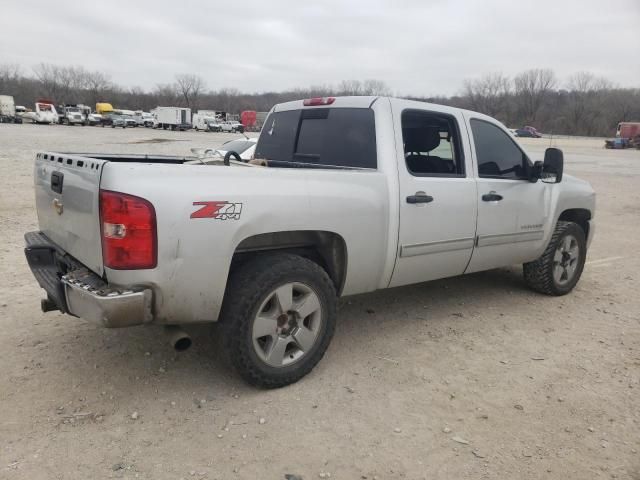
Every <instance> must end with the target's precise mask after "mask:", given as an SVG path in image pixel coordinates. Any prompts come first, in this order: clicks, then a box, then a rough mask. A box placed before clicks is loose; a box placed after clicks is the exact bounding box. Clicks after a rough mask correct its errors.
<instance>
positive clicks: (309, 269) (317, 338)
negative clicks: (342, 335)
mask: <svg viewBox="0 0 640 480" xmlns="http://www.w3.org/2000/svg"><path fill="white" fill-rule="evenodd" d="M336 303H337V299H336V291H335V288H334V286H333V283H332V281H331V279H330V278H329V276H328V275H327V273H326V272H325V271H324V270H323V269H322V268H321V267H320V266H318V264H316V263H314V262H312V261H311V260H308V259H306V258H302V257H300V256H298V255H291V254H274V255H264V256H261V257H257V258H256V259H255V260H251V261H248V262H246V263H245V264H244V265H242V266H240V267H238V268H237V269H236V270H235V271H234V272H233V273H232V274H231V276H230V279H229V282H228V284H227V291H226V294H225V300H224V303H223V307H222V313H221V322H222V325H221V327H222V334H223V335H224V342H223V344H224V346H225V349H226V354H227V357H228V358H229V360H230V361H231V363H232V364H233V366H234V367H235V369H236V370H237V371H238V372H239V373H240V375H241V376H242V377H243V378H244V379H245V380H246V381H247V382H248V383H250V384H252V385H256V386H259V387H263V388H278V387H283V386H285V385H289V384H291V383H294V382H297V381H298V380H300V379H301V378H302V377H304V376H305V375H306V374H308V373H309V372H310V371H311V370H312V369H313V367H315V366H316V364H317V363H318V362H319V361H320V359H321V358H322V356H323V355H324V353H325V351H326V350H327V347H328V346H329V342H330V341H331V338H332V337H333V333H334V330H335V324H336Z"/></svg>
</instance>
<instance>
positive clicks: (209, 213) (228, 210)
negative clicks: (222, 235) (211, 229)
mask: <svg viewBox="0 0 640 480" xmlns="http://www.w3.org/2000/svg"><path fill="white" fill-rule="evenodd" d="M193 206H194V207H195V206H199V207H200V208H198V210H196V211H195V212H193V213H192V214H191V218H213V219H215V220H240V213H242V203H232V202H227V201H217V202H193Z"/></svg>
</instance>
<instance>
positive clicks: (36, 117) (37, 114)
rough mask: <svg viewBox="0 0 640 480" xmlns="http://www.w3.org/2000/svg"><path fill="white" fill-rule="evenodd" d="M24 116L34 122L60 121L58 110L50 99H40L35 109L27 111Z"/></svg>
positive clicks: (50, 122)
mask: <svg viewBox="0 0 640 480" xmlns="http://www.w3.org/2000/svg"><path fill="white" fill-rule="evenodd" d="M22 118H23V119H24V120H29V121H31V122H32V123H40V124H52V123H58V112H57V111H56V107H54V106H53V103H52V102H50V101H49V100H38V101H37V102H36V104H35V109H34V110H33V111H32V112H26V113H25V114H24V115H22Z"/></svg>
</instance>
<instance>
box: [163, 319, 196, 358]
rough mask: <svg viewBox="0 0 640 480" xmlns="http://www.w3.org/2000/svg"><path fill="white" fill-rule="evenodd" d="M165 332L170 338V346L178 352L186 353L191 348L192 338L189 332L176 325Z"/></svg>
mask: <svg viewBox="0 0 640 480" xmlns="http://www.w3.org/2000/svg"><path fill="white" fill-rule="evenodd" d="M165 332H166V333H167V335H168V337H169V344H170V345H171V346H172V347H173V348H174V349H175V351H176V352H184V351H185V350H188V349H189V347H191V344H192V342H191V337H190V336H189V334H188V333H187V332H185V331H184V330H182V329H181V328H179V327H176V326H174V325H169V326H167V327H165Z"/></svg>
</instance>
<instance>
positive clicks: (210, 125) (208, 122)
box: [191, 113, 222, 132]
mask: <svg viewBox="0 0 640 480" xmlns="http://www.w3.org/2000/svg"><path fill="white" fill-rule="evenodd" d="M191 122H192V123H193V128H194V129H195V130H196V131H202V132H219V131H221V130H222V128H221V127H220V124H219V123H218V120H217V119H216V118H215V117H212V116H209V115H204V114H202V113H194V114H193V118H192V120H191Z"/></svg>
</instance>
